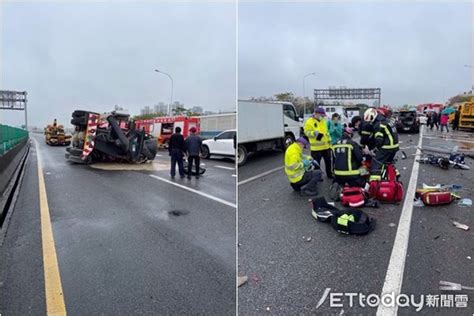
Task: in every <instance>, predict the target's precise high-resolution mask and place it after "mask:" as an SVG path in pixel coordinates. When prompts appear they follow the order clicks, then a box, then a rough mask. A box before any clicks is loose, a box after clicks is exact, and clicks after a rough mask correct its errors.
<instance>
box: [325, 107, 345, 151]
mask: <svg viewBox="0 0 474 316" xmlns="http://www.w3.org/2000/svg"><path fill="white" fill-rule="evenodd" d="M340 119H341V116H340V115H339V114H338V113H334V114H333V115H332V116H331V120H330V121H328V130H329V135H330V136H331V145H334V144H336V143H337V142H338V141H339V140H340V139H341V138H342V124H341V122H340Z"/></svg>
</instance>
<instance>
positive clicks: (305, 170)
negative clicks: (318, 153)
mask: <svg viewBox="0 0 474 316" xmlns="http://www.w3.org/2000/svg"><path fill="white" fill-rule="evenodd" d="M308 146H309V143H308V141H307V140H306V138H304V137H300V138H298V139H297V140H296V141H295V142H294V143H293V144H291V145H290V146H288V148H287V149H286V151H285V173H286V176H287V177H288V180H289V181H290V185H291V187H292V188H293V190H295V191H300V192H301V194H302V195H305V196H316V195H317V194H318V188H317V184H318V182H320V181H321V170H310V169H311V165H312V161H311V160H312V159H311V157H310V156H307V155H304V154H303V148H308Z"/></svg>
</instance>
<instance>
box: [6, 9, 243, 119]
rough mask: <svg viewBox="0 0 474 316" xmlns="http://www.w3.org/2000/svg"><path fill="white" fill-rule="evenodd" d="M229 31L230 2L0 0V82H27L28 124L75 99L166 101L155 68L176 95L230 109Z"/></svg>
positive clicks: (133, 105) (232, 50)
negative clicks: (28, 0)
mask: <svg viewBox="0 0 474 316" xmlns="http://www.w3.org/2000/svg"><path fill="white" fill-rule="evenodd" d="M235 34H236V18H235V4H232V3H197V4H191V3H187V4H186V3H180V4H172V3H150V2H145V3H133V2H120V3H110V2H109V3H104V2H100V3H93V2H78V3H63V4H61V3H36V4H34V3H2V34H1V36H2V50H1V53H2V54H1V66H2V70H1V72H2V76H1V89H12V90H26V91H28V93H29V109H30V111H29V117H30V121H31V124H34V125H37V126H42V125H44V124H46V123H47V122H49V121H51V120H52V118H53V117H58V119H59V120H61V121H63V122H64V121H67V122H68V121H69V120H70V115H71V112H72V111H73V110H74V109H76V108H85V109H92V110H96V111H107V110H110V109H111V108H112V107H113V106H114V105H115V104H117V105H121V106H124V107H125V108H127V109H129V111H130V112H131V113H132V114H138V112H139V109H140V108H141V107H143V106H146V105H153V104H156V103H158V102H159V101H162V102H165V103H167V102H169V96H170V82H169V79H168V78H167V77H166V76H164V75H161V74H157V73H155V72H153V69H154V68H159V69H161V70H163V71H166V72H168V73H170V74H171V75H172V76H173V79H174V86H175V92H174V100H175V101H176V100H178V101H180V102H183V103H184V104H185V105H187V106H193V105H199V106H203V107H204V108H205V109H208V110H214V111H217V110H231V109H233V108H234V107H235V85H236V84H235V80H236V79H235V78H236V71H235V63H236V37H235ZM0 120H2V121H5V122H6V123H9V124H21V123H22V115H21V114H17V115H15V114H12V113H7V112H6V111H2V112H1V113H0Z"/></svg>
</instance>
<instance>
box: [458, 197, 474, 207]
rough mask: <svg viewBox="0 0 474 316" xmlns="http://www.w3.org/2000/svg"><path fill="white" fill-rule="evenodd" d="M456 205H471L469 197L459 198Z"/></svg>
mask: <svg viewBox="0 0 474 316" xmlns="http://www.w3.org/2000/svg"><path fill="white" fill-rule="evenodd" d="M458 205H459V206H461V207H464V206H472V200H471V199H460V200H459V202H458Z"/></svg>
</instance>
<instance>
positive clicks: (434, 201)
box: [415, 191, 459, 205]
mask: <svg viewBox="0 0 474 316" xmlns="http://www.w3.org/2000/svg"><path fill="white" fill-rule="evenodd" d="M415 197H418V198H421V200H422V201H423V204H425V205H445V204H449V203H451V202H452V201H454V200H456V199H459V196H457V195H456V194H454V193H452V192H449V191H424V192H422V191H417V192H416V195H415Z"/></svg>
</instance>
